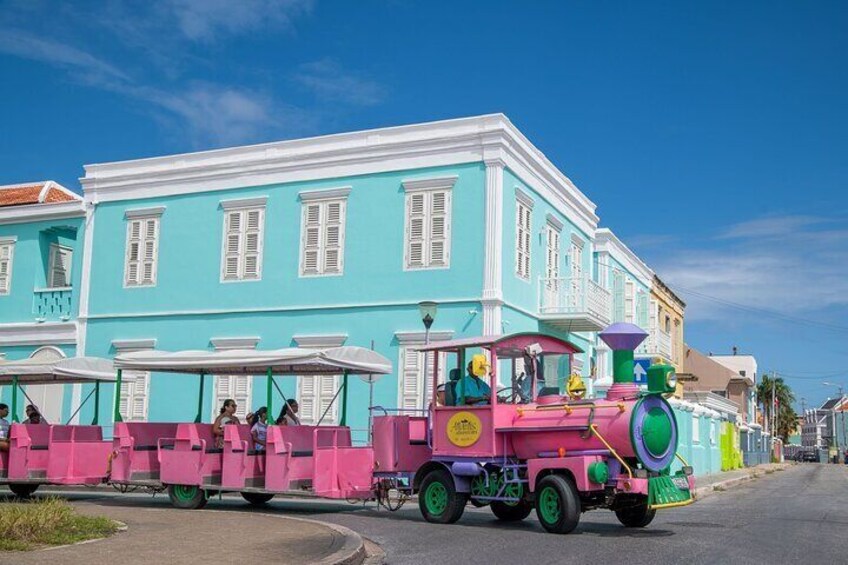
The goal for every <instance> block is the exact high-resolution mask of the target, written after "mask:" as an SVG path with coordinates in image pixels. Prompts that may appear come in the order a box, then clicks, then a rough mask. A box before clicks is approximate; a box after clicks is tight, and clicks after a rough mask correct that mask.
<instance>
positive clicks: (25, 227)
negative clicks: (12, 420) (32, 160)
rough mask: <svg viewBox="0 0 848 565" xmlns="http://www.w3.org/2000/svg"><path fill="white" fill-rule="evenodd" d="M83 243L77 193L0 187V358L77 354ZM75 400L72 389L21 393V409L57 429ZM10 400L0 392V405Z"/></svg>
mask: <svg viewBox="0 0 848 565" xmlns="http://www.w3.org/2000/svg"><path fill="white" fill-rule="evenodd" d="M84 236H85V206H84V203H83V199H82V198H81V197H80V196H79V195H77V194H76V193H74V192H72V191H70V190H68V189H66V188H65V187H63V186H61V185H59V184H58V183H55V182H52V181H47V182H33V183H26V184H16V185H7V186H0V358H4V359H8V360H18V359H26V358H29V357H36V358H41V359H45V360H49V359H56V358H61V357H73V356H74V355H76V354H77V352H78V344H79V340H80V336H79V332H78V326H77V323H76V319H77V314H78V312H79V304H80V297H81V294H80V282H81V278H82V271H83V268H82V252H81V250H82V242H83V239H84ZM6 388H7V387H6ZM80 393H81V390H80V389H79V387H75V386H71V385H51V386H39V387H28V390H25V394H26V397H25V398H23V399H22V401H26V403H30V402H31V403H34V404H36V405H37V406H39V408H40V409H41V411H42V413H43V414H44V416H45V417H46V418H47V419H48V420H49V421H51V422H57V421H60V420H62V421H64V420H66V419H67V418H69V417H70V415H71V412H72V409H71V406H72V405H74V404H78V403H79V400H80ZM10 397H11V395H10V393H9V391H8V390H3V391H2V400H3V402H6V403H7V404H9V402H10ZM75 400H76V402H74V401H75ZM20 408H21V410H19V412H21V413H22V412H23V410H22V408H23V407H20Z"/></svg>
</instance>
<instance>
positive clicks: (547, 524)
mask: <svg viewBox="0 0 848 565" xmlns="http://www.w3.org/2000/svg"><path fill="white" fill-rule="evenodd" d="M536 516H538V518H539V522H540V523H541V524H542V527H543V528H545V529H546V530H547V531H549V532H550V533H552V534H567V533H569V532H571V531H573V530H574V528H576V527H577V524H578V523H579V522H580V498H579V496H578V494H577V489H576V488H575V487H574V483H573V482H571V481H570V480H568V479H566V478H565V477H562V476H560V475H548V476H547V477H545V478H543V479H542V480H541V481H539V484H538V485H537V487H536Z"/></svg>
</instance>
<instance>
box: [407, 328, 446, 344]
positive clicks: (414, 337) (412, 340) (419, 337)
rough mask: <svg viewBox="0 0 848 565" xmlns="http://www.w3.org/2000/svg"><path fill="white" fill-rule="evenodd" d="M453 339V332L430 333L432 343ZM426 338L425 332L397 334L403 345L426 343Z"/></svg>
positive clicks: (439, 331)
mask: <svg viewBox="0 0 848 565" xmlns="http://www.w3.org/2000/svg"><path fill="white" fill-rule="evenodd" d="M452 337H453V330H438V331H435V330H434V331H431V332H430V341H431V342H434V341H447V340H449V339H451V338H452ZM425 338H426V333H425V332H395V339H397V340H398V343H399V344H401V345H409V344H415V345H420V344H422V343H424V340H425Z"/></svg>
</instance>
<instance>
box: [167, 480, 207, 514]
mask: <svg viewBox="0 0 848 565" xmlns="http://www.w3.org/2000/svg"><path fill="white" fill-rule="evenodd" d="M168 498H170V499H171V504H173V505H174V507H175V508H185V509H187V510H197V509H199V508H203V507H204V506H206V493H205V492H204V491H203V489H202V488H200V487H198V486H195V485H168Z"/></svg>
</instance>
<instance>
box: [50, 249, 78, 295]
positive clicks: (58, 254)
mask: <svg viewBox="0 0 848 565" xmlns="http://www.w3.org/2000/svg"><path fill="white" fill-rule="evenodd" d="M71 260H72V252H71V250H70V249H69V248H67V247H62V246H61V245H56V244H51V245H50V259H49V272H48V276H47V286H48V287H49V288H64V287H67V286H70V284H71Z"/></svg>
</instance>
